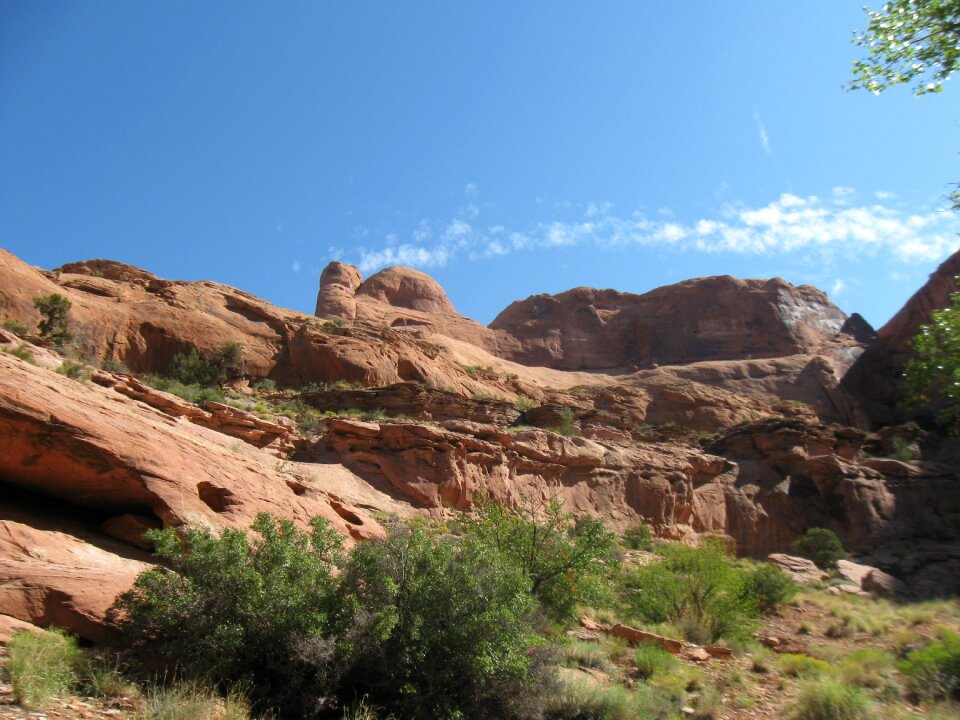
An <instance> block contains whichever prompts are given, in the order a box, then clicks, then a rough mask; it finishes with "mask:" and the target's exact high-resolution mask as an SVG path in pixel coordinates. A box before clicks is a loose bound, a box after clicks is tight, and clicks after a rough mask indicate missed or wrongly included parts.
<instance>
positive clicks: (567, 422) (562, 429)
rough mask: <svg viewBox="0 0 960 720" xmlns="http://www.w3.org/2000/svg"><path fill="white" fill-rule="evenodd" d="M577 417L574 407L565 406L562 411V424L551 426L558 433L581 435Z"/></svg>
mask: <svg viewBox="0 0 960 720" xmlns="http://www.w3.org/2000/svg"><path fill="white" fill-rule="evenodd" d="M576 420H577V417H576V415H575V414H574V412H573V409H572V408H568V407H565V408H563V410H561V411H560V424H559V425H557V426H556V427H552V428H550V430H552V431H553V432H555V433H557V434H558V435H566V436H568V437H569V436H577V435H580V428H579V427H577V424H576Z"/></svg>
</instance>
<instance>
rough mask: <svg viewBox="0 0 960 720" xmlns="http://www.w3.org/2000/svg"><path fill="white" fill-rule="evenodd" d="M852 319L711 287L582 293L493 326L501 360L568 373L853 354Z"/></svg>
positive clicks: (507, 313) (706, 282) (714, 280)
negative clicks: (846, 330)
mask: <svg viewBox="0 0 960 720" xmlns="http://www.w3.org/2000/svg"><path fill="white" fill-rule="evenodd" d="M846 319H847V318H846V316H845V315H844V314H843V312H842V311H841V310H840V309H839V308H837V307H836V306H835V305H833V303H831V302H830V301H829V300H828V299H827V297H826V295H824V294H823V293H822V292H820V291H819V290H817V289H816V288H813V287H810V286H806V285H803V286H799V287H794V286H793V285H790V284H789V283H787V282H785V281H784V280H781V279H779V278H774V279H773V280H765V281H764V280H738V279H735V278H732V277H729V276H721V277H711V278H701V279H698V280H687V281H685V282H681V283H677V284H676V285H670V286H668V287H662V288H657V289H656V290H652V291H650V292H648V293H645V294H643V295H634V294H631V293H623V292H617V291H615V290H594V289H593V288H576V289H574V290H568V291H567V292H564V293H560V294H559V295H555V296H553V295H535V296H533V297H530V298H527V299H526V300H522V301H518V302H515V303H513V304H512V305H511V306H510V307H508V308H507V309H506V310H504V311H503V312H502V313H500V315H498V316H497V318H496V319H495V320H494V321H493V322H492V323H491V324H490V327H491V329H493V330H495V331H496V333H497V339H498V347H499V353H500V354H501V355H502V356H503V357H506V358H508V359H510V360H515V361H516V362H519V363H522V364H525V365H546V366H548V367H554V368H560V369H565V370H608V371H609V370H622V369H625V368H630V367H639V368H649V367H651V366H655V365H670V364H677V363H688V362H695V361H698V360H730V359H743V358H747V357H751V356H752V357H756V358H766V357H780V356H785V355H794V354H798V353H808V354H809V353H811V352H817V351H819V350H821V349H823V348H825V347H828V346H832V345H836V344H840V345H851V344H853V343H854V340H853V338H850V337H848V336H845V335H840V330H841V328H842V327H843V325H844V322H845V321H846Z"/></svg>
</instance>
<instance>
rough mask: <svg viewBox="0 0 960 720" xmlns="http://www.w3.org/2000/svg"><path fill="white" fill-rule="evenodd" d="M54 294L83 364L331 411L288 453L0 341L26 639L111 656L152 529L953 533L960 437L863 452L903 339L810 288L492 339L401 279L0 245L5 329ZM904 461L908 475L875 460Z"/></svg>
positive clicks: (729, 535) (635, 309)
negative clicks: (488, 508) (298, 279)
mask: <svg viewBox="0 0 960 720" xmlns="http://www.w3.org/2000/svg"><path fill="white" fill-rule="evenodd" d="M54 292H57V293H60V294H62V295H64V296H66V297H67V298H68V299H70V301H71V303H72V304H73V307H72V311H71V312H72V317H73V329H74V331H75V333H76V343H77V350H78V351H79V352H80V353H81V354H83V355H84V356H86V357H87V358H88V359H89V360H90V361H91V362H92V364H93V365H97V364H100V363H102V362H103V361H104V360H116V361H121V362H123V363H125V364H126V365H128V366H129V367H130V368H131V369H133V370H135V371H138V372H144V371H154V372H156V371H162V370H164V369H165V368H166V365H167V364H168V363H169V360H170V358H171V357H172V355H173V354H174V353H176V352H182V351H184V350H186V349H187V348H189V347H197V348H198V349H200V350H201V352H211V351H213V350H216V349H217V348H218V347H219V346H220V345H221V344H222V343H223V342H224V341H236V342H240V343H242V345H243V359H244V366H245V367H244V374H245V376H246V379H245V380H244V381H241V382H240V383H238V384H236V390H237V392H238V393H239V395H237V397H238V398H241V399H242V398H245V397H247V398H249V396H250V395H251V392H252V391H250V390H249V389H248V388H247V382H248V381H252V380H257V379H262V378H271V379H273V380H275V381H276V382H277V383H279V384H280V385H285V386H289V387H293V388H299V387H301V386H303V385H307V384H308V383H320V385H312V386H311V387H308V388H306V389H305V391H304V392H302V393H299V394H298V395H297V398H298V400H299V402H302V403H306V404H309V405H311V406H313V407H314V408H316V409H317V411H326V412H327V413H328V414H329V415H330V416H331V417H328V418H327V419H324V420H323V421H322V422H321V423H320V426H319V428H318V429H316V431H313V430H311V432H309V433H308V434H307V435H303V434H301V432H300V431H299V430H298V429H297V428H296V427H295V426H294V425H293V424H292V423H291V422H290V421H289V420H287V419H286V418H284V417H282V416H280V415H279V414H278V413H277V412H276V411H273V412H271V411H270V409H269V408H267V407H266V406H265V405H263V403H265V402H267V401H269V400H270V398H269V397H267V396H257V397H254V398H252V399H249V400H245V403H246V404H244V403H236V402H235V403H234V404H235V405H242V406H243V407H248V408H250V409H249V410H244V409H243V408H242V407H233V406H230V405H227V404H224V403H216V402H207V403H204V404H203V406H202V407H198V406H196V405H192V404H189V403H186V402H185V401H183V400H181V399H179V398H177V397H175V396H173V395H169V394H167V393H162V392H159V391H157V390H154V389H152V388H151V387H149V386H147V385H146V384H144V383H143V382H142V381H141V380H138V379H137V378H136V377H133V376H131V375H128V374H117V373H109V372H104V371H100V370H96V369H95V368H91V369H89V370H88V371H87V374H86V375H84V374H83V373H81V374H80V375H79V377H77V378H74V379H71V378H69V377H66V376H65V375H62V374H59V373H58V372H56V370H57V369H59V368H60V363H61V362H62V360H63V359H62V357H61V356H60V355H58V354H56V353H55V352H53V351H52V350H51V349H49V348H44V347H42V345H43V343H42V342H41V341H40V340H39V339H38V338H35V337H30V336H28V337H27V338H18V337H16V336H13V335H11V334H10V333H6V332H3V331H0V349H4V350H6V351H10V350H16V349H17V348H18V347H19V348H20V350H19V351H18V354H19V355H21V356H23V355H27V356H28V357H27V359H23V358H22V357H17V356H16V355H14V354H10V353H9V352H4V353H0V489H2V492H3V495H2V497H3V500H2V502H0V607H2V609H3V610H2V612H3V613H4V614H5V615H8V616H10V617H12V618H14V619H15V620H17V621H21V622H30V623H36V624H39V625H49V624H61V625H66V626H67V627H69V628H71V629H73V630H74V631H76V632H78V633H80V634H82V635H83V636H84V637H88V638H90V639H94V640H97V639H101V638H102V637H103V636H104V632H105V629H104V626H103V624H102V617H103V613H104V611H105V608H106V606H107V605H108V604H109V601H110V599H111V598H112V597H113V596H114V595H115V594H116V593H117V592H119V591H120V590H122V589H124V588H125V587H126V586H127V585H129V583H130V582H131V581H132V579H133V577H135V575H136V574H137V572H139V571H140V570H141V569H142V568H143V567H145V565H144V563H146V562H149V555H147V554H146V553H145V552H144V550H145V549H147V548H149V543H145V542H144V541H143V537H142V535H143V532H144V530H145V529H148V528H150V527H161V526H163V527H181V526H185V525H200V526H204V527H211V528H217V527H245V526H246V525H248V524H249V522H250V521H251V520H252V519H253V517H254V516H255V515H256V513H257V512H261V511H266V512H271V513H274V514H277V515H281V516H283V517H288V518H290V519H292V520H294V521H295V522H298V523H300V524H304V523H306V522H307V521H308V519H309V518H310V517H312V516H315V515H320V516H323V517H325V518H327V519H328V520H329V521H330V522H331V523H333V525H334V526H335V527H336V528H338V529H339V530H340V532H342V533H343V534H344V535H345V536H347V537H349V538H351V539H353V540H362V539H364V538H369V537H375V536H377V535H378V534H380V533H381V532H382V530H381V528H380V526H379V524H378V522H377V520H376V519H375V517H379V516H378V515H377V513H378V512H379V513H389V514H399V515H411V514H426V515H431V516H434V517H437V518H443V517H446V516H448V515H449V514H450V513H451V512H454V511H456V510H468V509H469V508H470V505H471V502H472V499H473V497H474V496H475V495H476V493H478V492H483V493H486V494H489V495H492V496H493V497H494V498H497V499H499V500H501V501H503V502H505V503H508V504H512V503H518V502H521V501H522V500H523V499H524V498H526V499H528V500H530V501H533V502H539V501H542V500H545V499H547V498H552V497H559V498H562V499H563V501H564V502H565V503H566V505H567V506H568V507H569V508H570V509H571V510H574V511H576V512H581V513H590V514H595V515H600V516H602V517H603V518H604V520H605V521H606V522H607V523H608V524H609V526H610V527H611V528H613V529H617V530H622V529H624V528H626V527H628V526H630V525H634V524H636V523H637V522H641V521H642V522H645V523H647V524H649V525H650V526H651V527H652V528H654V530H655V531H656V532H657V533H658V534H659V535H661V536H664V537H673V538H684V539H691V540H693V539H694V538H696V536H698V535H699V534H703V533H709V534H715V535H719V536H722V537H724V538H726V539H727V541H728V542H729V543H730V544H731V546H735V547H736V548H737V549H738V550H739V551H741V552H747V553H753V554H762V553H767V552H771V551H777V550H782V549H784V548H785V547H786V546H787V545H788V544H789V543H790V542H791V541H792V540H793V539H794V538H795V537H797V536H798V535H799V534H801V533H802V532H803V531H804V530H805V529H806V528H808V527H811V526H825V527H831V528H833V529H835V530H836V531H838V532H839V533H840V534H841V535H842V536H843V537H844V539H845V540H846V541H847V542H848V543H849V544H854V545H857V544H860V545H871V546H874V547H875V548H876V547H880V546H882V544H883V543H889V542H898V541H899V540H900V539H902V538H904V537H917V536H926V537H934V538H936V539H938V540H943V539H946V540H948V541H952V539H955V538H956V537H957V534H958V531H960V499H957V498H956V494H955V493H952V492H951V489H952V484H953V483H955V482H956V480H957V478H956V471H955V470H954V468H955V467H957V464H956V463H955V462H953V458H954V457H955V455H956V449H955V448H954V447H953V445H952V444H951V443H950V442H941V441H940V440H938V439H937V438H936V437H935V436H931V435H929V434H927V433H924V432H923V431H921V430H919V428H916V427H915V426H903V427H899V428H893V429H887V430H884V431H882V432H880V433H877V434H873V433H871V432H869V430H870V429H871V417H870V416H868V415H867V414H866V413H865V412H864V409H863V407H864V406H863V405H861V402H860V399H861V397H863V398H865V402H867V403H868V405H869V403H870V402H872V400H871V398H870V397H867V396H866V395H862V394H860V395H858V394H857V393H855V392H853V390H852V389H858V388H860V387H861V386H853V385H851V384H849V382H847V386H846V387H845V385H844V382H845V381H844V377H845V376H847V377H849V373H848V368H849V367H850V365H851V364H852V363H854V362H855V361H856V358H857V357H858V355H859V354H860V353H861V352H862V351H863V349H864V348H865V347H866V348H867V350H866V352H865V353H864V355H863V357H864V358H867V357H879V358H881V359H882V358H884V357H886V356H885V355H883V353H882V352H881V351H880V350H878V349H877V348H883V347H885V345H883V343H887V342H893V340H892V339H891V338H894V337H895V336H896V337H899V335H903V334H906V333H908V332H909V330H900V331H898V332H893V330H890V331H887V330H886V329H883V330H881V332H880V340H877V341H875V342H874V341H873V339H872V334H871V332H870V331H869V328H864V327H863V326H861V325H859V324H858V323H857V321H856V319H855V318H854V319H849V318H846V317H845V316H844V315H843V314H842V313H841V312H840V311H839V310H838V309H837V308H835V307H834V306H832V305H830V304H829V302H828V301H827V300H826V298H825V296H823V295H822V293H820V292H819V291H817V290H815V289H813V288H807V287H799V288H796V287H792V286H790V285H788V284H787V283H784V282H783V281H781V280H771V281H754V280H751V281H739V280H734V279H732V278H707V279H703V280H695V281H689V282H687V283H680V284H678V285H675V286H671V287H669V288H661V289H659V290H657V291H653V292H651V293H647V294H645V295H639V296H638V295H629V294H626V293H615V292H613V291H596V290H589V289H577V290H573V291H570V292H568V293H562V294H561V295H558V296H556V297H553V298H551V297H548V296H540V297H537V298H532V299H529V300H527V301H523V302H522V303H515V304H514V305H512V306H511V307H510V308H508V310H507V311H505V312H504V313H503V314H501V316H500V317H499V318H498V319H497V321H495V322H494V323H493V325H492V326H491V327H490V328H484V327H483V326H481V325H479V324H478V323H475V322H473V321H471V320H468V319H466V318H463V317H461V316H460V315H458V314H457V313H456V311H455V310H454V308H453V307H452V305H451V304H450V302H449V300H448V299H447V297H446V295H445V293H444V292H443V290H442V288H440V287H439V285H437V284H436V283H435V282H434V281H433V280H432V279H431V278H429V277H428V276H426V275H423V274H422V273H418V272H416V271H413V270H408V269H403V268H392V269H388V270H384V271H382V272H380V273H377V274H376V275H374V276H373V277H371V278H369V279H367V280H366V281H364V280H363V279H362V278H361V276H360V274H359V272H358V271H356V269H355V268H351V267H350V266H346V265H342V264H339V263H333V264H331V265H330V266H328V267H327V269H326V270H325V271H324V273H323V276H322V278H321V283H320V291H319V294H318V298H317V316H316V317H312V316H307V315H303V314H300V313H296V312H293V311H289V310H283V309H280V308H276V307H273V306H272V305H270V304H269V303H266V302H265V301H263V300H260V299H258V298H255V297H253V296H250V295H248V294H246V293H243V292H241V291H239V290H235V289H233V288H229V287H227V286H224V285H219V284H216V283H210V282H174V281H167V280H161V279H159V278H156V277H155V276H153V275H151V274H150V273H148V272H146V271H143V270H140V269H137V268H132V267H130V266H126V265H122V264H120V263H114V262H110V261H103V260H97V261H86V262H82V263H74V264H70V265H65V266H63V267H62V268H60V270H59V271H56V272H52V273H50V272H45V271H42V270H37V269H35V268H31V267H29V266H27V265H25V264H24V263H22V262H21V261H19V260H18V259H16V258H14V257H13V256H11V255H9V254H8V253H4V252H2V251H0V320H6V319H16V320H18V321H20V322H23V323H25V324H27V325H29V326H34V325H35V324H36V321H37V319H38V316H37V313H36V311H35V310H34V309H33V305H32V299H33V298H34V297H37V296H40V295H47V294H50V293H54ZM938 292H939V291H937V292H935V291H934V290H931V291H930V292H928V293H927V294H926V295H923V297H926V298H928V300H927V301H925V302H927V303H928V305H929V306H930V307H933V306H935V305H936V304H937V303H940V302H941V301H942V300H943V298H941V297H940V296H941V295H944V297H945V295H946V294H948V292H947V293H946V294H945V293H943V292H940V293H939V294H938ZM708 299H709V302H708V301H707V300H708ZM912 302H913V301H912ZM908 307H909V306H908ZM924 312H925V311H924V310H923V308H921V309H920V310H918V311H917V312H916V313H912V314H909V313H908V314H909V315H910V317H912V318H914V319H913V320H911V321H910V322H908V323H907V325H910V323H915V322H917V318H921V319H922V317H923V313H924ZM926 312H928V310H927V311H926ZM901 324H902V323H901ZM897 327H899V325H897ZM871 343H873V344H871ZM521 361H522V362H521ZM871 362H878V361H871ZM523 363H528V364H523ZM538 363H539V364H538ZM863 364H864V361H863V360H862V359H861V361H859V362H858V363H857V367H860V366H862V365H863ZM545 366H549V367H545ZM574 368H575V369H574ZM586 369H589V370H590V372H585V371H584V370H586ZM627 370H630V372H626V371H627ZM337 381H348V382H349V383H354V384H352V385H342V384H341V385H337V386H335V385H333V383H335V382H337ZM274 395H276V396H277V397H281V395H280V394H278V393H274ZM288 395H289V393H288ZM283 397H286V396H283ZM254 405H256V406H257V407H261V406H262V407H261V409H260V410H256V411H254V410H253V409H252V408H253V406H254ZM263 408H266V409H265V410H264V409H263ZM360 411H366V412H367V413H368V419H367V420H362V419H359V418H357V417H356V415H357V414H358V413H359V412H360ZM851 426H855V427H851ZM857 427H859V428H860V429H857ZM558 429H559V430H562V431H563V434H561V433H558V432H557V430H558ZM895 438H897V440H896V441H895ZM904 447H907V448H908V450H909V454H911V455H912V456H915V457H916V459H914V460H912V461H903V460H895V459H891V458H889V457H884V456H888V455H891V454H893V453H894V452H895V451H897V452H899V450H902V449H903V448H904ZM898 448H899V450H898ZM901 454H902V453H901ZM941 544H942V543H941ZM943 557H946V558H949V559H950V561H951V562H952V561H953V555H951V554H950V553H949V552H946V554H945V555H943ZM899 567H900V570H901V574H906V573H907V572H908V570H906V569H905V568H906V567H907V566H906V565H901V566H899ZM910 567H911V570H910V572H912V571H917V572H920V571H921V570H923V571H924V572H926V569H925V565H924V563H915V564H914V565H912V566H910Z"/></svg>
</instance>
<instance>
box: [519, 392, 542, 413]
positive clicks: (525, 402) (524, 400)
mask: <svg viewBox="0 0 960 720" xmlns="http://www.w3.org/2000/svg"><path fill="white" fill-rule="evenodd" d="M513 404H514V407H516V408H517V410H522V411H524V412H526V411H527V410H533V409H534V408H535V407H538V406H539V405H540V403H538V402H537V401H536V400H534V399H533V398H531V397H527V396H526V395H517V399H516V401H515V402H514V403H513Z"/></svg>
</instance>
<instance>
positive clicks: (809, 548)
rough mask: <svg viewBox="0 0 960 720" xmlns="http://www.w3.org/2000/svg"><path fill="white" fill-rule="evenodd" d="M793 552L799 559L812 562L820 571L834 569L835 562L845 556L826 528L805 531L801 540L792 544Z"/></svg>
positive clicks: (833, 534)
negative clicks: (802, 558)
mask: <svg viewBox="0 0 960 720" xmlns="http://www.w3.org/2000/svg"><path fill="white" fill-rule="evenodd" d="M793 551H794V552H795V553H796V554H797V555H799V556H800V557H805V558H807V559H808V560H813V562H814V563H815V564H816V566H817V567H818V568H820V569H821V570H833V569H835V568H836V567H837V561H838V560H840V559H842V558H843V557H844V556H845V555H846V554H847V551H846V550H845V549H844V547H843V543H842V542H840V538H838V537H837V535H836V533H835V532H833V530H827V529H826V528H810V529H809V530H807V532H806V533H804V535H803V537H802V538H800V539H799V540H797V541H796V542H794V543H793Z"/></svg>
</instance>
